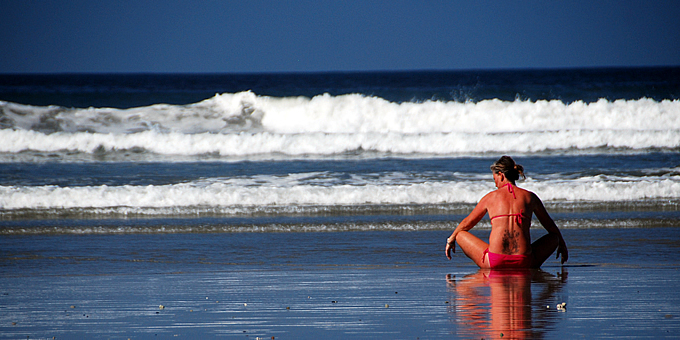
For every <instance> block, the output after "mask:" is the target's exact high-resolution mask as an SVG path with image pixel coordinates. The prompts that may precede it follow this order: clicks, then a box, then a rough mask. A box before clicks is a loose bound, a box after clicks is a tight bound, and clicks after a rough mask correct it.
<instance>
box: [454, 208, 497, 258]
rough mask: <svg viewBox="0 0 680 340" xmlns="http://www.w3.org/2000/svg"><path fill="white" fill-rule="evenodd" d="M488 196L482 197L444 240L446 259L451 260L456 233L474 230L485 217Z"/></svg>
mask: <svg viewBox="0 0 680 340" xmlns="http://www.w3.org/2000/svg"><path fill="white" fill-rule="evenodd" d="M488 196H489V195H486V196H484V197H483V198H482V199H481V200H480V201H479V203H477V205H476V206H475V208H474V209H472V212H470V214H469V215H467V217H465V218H464V219H463V220H462V221H461V222H460V223H459V224H458V226H457V227H456V229H455V230H454V231H453V233H452V234H451V236H450V237H449V238H448V239H447V240H446V257H447V258H448V259H449V260H450V259H451V252H454V253H455V252H456V236H457V235H458V233H459V232H461V231H468V230H470V229H472V228H474V227H475V226H476V225H477V223H479V221H481V220H482V218H483V217H484V215H486V211H487V208H486V201H487V197H488Z"/></svg>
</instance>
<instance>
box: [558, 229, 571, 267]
mask: <svg viewBox="0 0 680 340" xmlns="http://www.w3.org/2000/svg"><path fill="white" fill-rule="evenodd" d="M560 255H562V264H564V263H565V262H567V260H568V259H569V250H568V249H567V244H566V243H565V242H564V239H563V238H562V236H561V235H560V243H559V244H558V245H557V256H555V258H558V257H560Z"/></svg>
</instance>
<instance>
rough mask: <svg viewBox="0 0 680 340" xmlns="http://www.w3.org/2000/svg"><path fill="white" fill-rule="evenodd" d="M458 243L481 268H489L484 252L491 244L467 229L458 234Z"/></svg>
mask: <svg viewBox="0 0 680 340" xmlns="http://www.w3.org/2000/svg"><path fill="white" fill-rule="evenodd" d="M456 243H458V245H459V246H460V249H462V250H463V253H465V255H466V256H467V257H469V258H470V259H471V260H472V261H474V263H476V264H477V265H478V266H479V268H489V259H488V258H484V259H483V260H482V258H483V257H488V256H487V255H485V254H484V251H485V250H487V249H489V244H488V243H486V242H484V241H482V240H480V239H479V238H478V237H477V236H475V235H472V234H470V233H469V232H467V231H461V232H459V233H458V235H456ZM548 256H550V255H548Z"/></svg>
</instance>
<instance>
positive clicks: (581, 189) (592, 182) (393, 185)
mask: <svg viewBox="0 0 680 340" xmlns="http://www.w3.org/2000/svg"><path fill="white" fill-rule="evenodd" d="M309 175H310V174H305V175H289V176H284V177H280V176H257V177H255V178H230V179H210V180H199V181H193V182H189V183H180V184H172V185H161V186H153V185H149V186H132V185H125V186H105V185H103V186H84V187H57V186H32V187H21V186H0V209H2V210H5V211H8V210H16V209H73V208H112V207H130V208H132V210H133V211H134V209H137V208H140V209H141V208H175V207H217V208H224V207H243V206H251V207H272V206H280V207H283V206H310V205H311V206H315V205H316V206H344V205H371V204H373V205H403V204H420V205H427V204H450V203H475V202H477V200H479V199H480V198H481V197H482V196H483V195H485V194H486V193H488V192H489V191H491V190H493V189H494V188H493V186H492V183H489V181H488V180H463V181H440V182H430V181H420V182H419V181H416V180H399V179H389V178H388V179H377V180H366V179H359V180H356V181H355V180H350V181H349V182H348V183H333V182H332V181H330V180H329V181H324V180H323V179H321V180H315V179H311V180H309V179H304V180H303V179H301V178H298V177H297V176H309ZM312 177H314V176H312ZM521 186H522V187H524V188H526V189H528V190H531V191H534V192H536V193H537V194H538V195H539V196H540V197H541V198H542V199H543V200H544V201H586V202H587V201H595V202H608V201H609V202H616V201H636V200H646V199H673V200H676V199H680V176H677V175H672V176H667V175H664V176H646V177H613V176H593V177H580V178H576V179H573V180H558V179H555V180H535V179H531V178H529V179H527V180H526V181H524V182H522V183H521Z"/></svg>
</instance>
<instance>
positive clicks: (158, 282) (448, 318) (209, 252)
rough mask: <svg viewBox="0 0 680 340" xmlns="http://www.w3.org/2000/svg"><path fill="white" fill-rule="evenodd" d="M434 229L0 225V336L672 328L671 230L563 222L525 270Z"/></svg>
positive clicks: (446, 334)
mask: <svg viewBox="0 0 680 340" xmlns="http://www.w3.org/2000/svg"><path fill="white" fill-rule="evenodd" d="M447 233H448V232H439V231H432V232H356V233H290V234H276V233H262V234H197V235H170V236H167V237H159V236H158V235H155V236H154V237H145V236H135V235H118V236H111V235H109V236H106V235H105V236H102V235H99V236H87V235H70V236H69V235H67V236H59V237H56V236H18V237H3V238H2V239H1V240H0V245H2V248H1V249H2V257H1V260H2V262H0V263H2V266H1V267H0V270H1V272H0V273H1V274H2V275H1V276H0V287H1V288H0V289H1V291H0V293H1V295H0V306H1V307H0V310H1V312H0V338H3V339H26V338H27V337H29V338H31V339H36V338H50V339H51V338H53V337H56V338H57V339H59V338H61V339H78V338H111V339H128V338H130V339H156V338H201V337H215V336H226V337H229V338H244V339H246V338H248V339H256V338H260V339H271V338H272V337H274V338H275V339H299V338H310V339H311V338H319V337H329V338H377V339H438V338H447V339H452V338H453V339H456V338H459V339H480V338H485V339H501V338H502V339H513V338H514V339H557V338H568V339H579V338H583V339H593V338H597V339H603V338H635V339H640V338H648V339H659V338H677V337H679V336H680V307H678V306H680V294H678V293H677V292H678V291H680V271H679V270H678V268H679V267H680V261H678V257H677V256H678V255H680V252H679V251H678V250H679V246H678V243H680V242H678V241H679V240H680V228H653V229H571V230H570V229H568V230H564V234H565V238H566V239H567V242H569V245H570V253H571V259H570V261H569V265H568V266H564V267H561V266H560V265H559V263H558V262H556V261H554V260H553V259H551V260H549V262H548V263H546V265H544V267H543V268H542V270H541V271H533V272H488V271H480V270H478V269H476V267H474V266H472V265H471V262H469V260H467V259H465V258H464V257H463V255H461V254H456V256H455V257H454V259H453V260H452V261H447V260H446V258H445V257H444V252H443V246H442V242H437V241H441V240H444V239H445V238H446V234H447ZM478 233H479V234H480V235H481V236H482V237H483V236H484V233H486V231H483V230H482V231H478ZM538 236H540V234H537V235H536V236H535V237H538ZM277 245H278V246H277ZM282 245H287V246H285V247H284V246H282ZM440 248H441V249H440ZM561 303H566V307H565V308H560V309H558V308H557V305H558V304H561Z"/></svg>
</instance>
